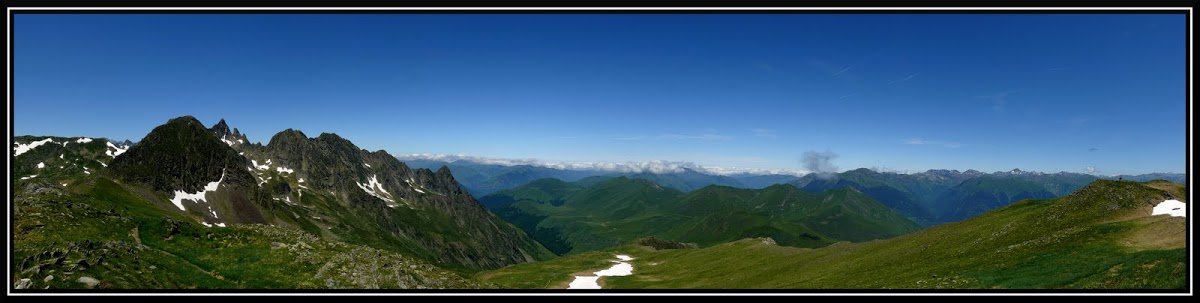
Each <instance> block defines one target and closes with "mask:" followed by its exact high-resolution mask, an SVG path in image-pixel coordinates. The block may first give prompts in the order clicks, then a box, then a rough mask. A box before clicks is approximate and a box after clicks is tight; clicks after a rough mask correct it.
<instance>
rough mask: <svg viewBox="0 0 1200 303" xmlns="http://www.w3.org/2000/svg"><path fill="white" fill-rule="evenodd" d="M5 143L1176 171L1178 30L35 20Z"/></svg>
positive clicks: (726, 22)
mask: <svg viewBox="0 0 1200 303" xmlns="http://www.w3.org/2000/svg"><path fill="white" fill-rule="evenodd" d="M14 23H15V26H14V30H15V37H14V41H15V42H14V45H15V46H14V59H13V60H14V65H15V71H14V74H15V77H14V83H15V87H14V95H15V100H14V101H13V116H14V117H13V119H14V134H15V135H25V134H33V135H58V136H93V137H110V138H117V139H125V138H129V139H134V140H137V139H140V138H141V137H142V136H144V135H145V134H146V132H148V131H149V130H150V129H152V128H153V127H154V126H156V125H159V124H162V123H163V122H165V121H166V120H168V119H170V118H172V117H176V116H181V115H193V116H196V117H197V118H199V119H200V120H201V121H202V122H204V123H205V124H207V125H211V124H213V123H215V122H216V121H217V119H219V118H225V119H226V121H227V122H228V123H229V124H230V125H231V126H233V127H238V128H240V129H241V130H242V131H243V132H246V133H247V134H248V135H249V137H250V140H251V141H262V142H263V143H264V144H265V143H266V142H267V141H268V140H269V139H270V137H271V136H272V135H273V134H274V133H276V132H278V131H280V130H283V129H286V128H296V129H300V130H302V131H304V132H305V133H306V134H308V135H309V136H316V135H317V134H319V133H322V132H333V133H337V134H339V135H342V136H343V137H346V138H348V139H350V140H352V141H354V142H355V143H356V144H358V145H359V146H361V147H364V148H366V149H370V150H377V149H384V150H387V151H389V152H391V153H392V154H407V153H442V154H466V155H473V156H484V157H498V158H536V159H543V160H552V161H609V162H622V161H645V160H668V161H691V162H695V163H698V164H702V165H716V166H736V167H759V168H776V169H803V166H802V164H801V163H800V158H801V155H802V154H803V153H804V152H805V151H809V150H815V151H832V152H833V153H836V154H837V155H838V157H837V158H836V159H834V164H835V165H837V166H838V167H839V168H840V169H841V170H848V169H853V168H858V167H884V168H890V169H897V170H924V169H930V168H947V169H960V170H965V169H977V170H982V171H989V172H990V171H998V170H1009V169H1012V168H1018V167H1019V168H1021V169H1023V170H1038V171H1050V172H1057V171H1073V172H1083V171H1085V169H1086V167H1088V166H1093V167H1095V168H1096V169H1098V170H1099V172H1100V173H1103V174H1117V173H1148V172H1183V171H1184V170H1185V165H1186V164H1185V160H1186V136H1185V130H1186V127H1187V125H1186V105H1187V103H1188V101H1187V99H1186V94H1185V81H1186V78H1185V73H1186V66H1185V60H1186V57H1185V56H1186V44H1185V43H1186V37H1185V32H1184V27H1185V23H1186V20H1185V17H1184V15H1182V14H1177V15H1115V14H1113V15H1109V14H1105V15H1100V14H1082V15H1025V14H1002V15H979V14H974V15H845V14H843V15H816V14H797V15H785V14H780V15H726V14H712V15H649V14H646V15H445V14H425V15H389V14H370V15H320V14H317V15H24V14H19V15H16V16H15V21H14Z"/></svg>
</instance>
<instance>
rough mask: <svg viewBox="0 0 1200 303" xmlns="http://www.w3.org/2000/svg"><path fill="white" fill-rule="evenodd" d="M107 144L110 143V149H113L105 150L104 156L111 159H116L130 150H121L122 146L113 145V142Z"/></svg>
mask: <svg viewBox="0 0 1200 303" xmlns="http://www.w3.org/2000/svg"><path fill="white" fill-rule="evenodd" d="M107 143H108V148H111V149H112V150H105V151H104V154H105V155H108V156H109V157H113V158H116V157H117V156H119V155H121V154H123V153H125V151H126V150H129V148H128V147H126V148H121V147H120V146H117V145H116V144H113V143H112V142H107Z"/></svg>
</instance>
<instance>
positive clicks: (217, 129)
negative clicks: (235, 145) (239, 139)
mask: <svg viewBox="0 0 1200 303" xmlns="http://www.w3.org/2000/svg"><path fill="white" fill-rule="evenodd" d="M208 131H210V132H212V133H213V135H216V136H217V137H218V138H224V137H225V136H228V135H231V134H233V133H231V132H229V125H228V124H225V119H221V121H218V122H217V124H214V125H213V126H212V127H211V128H209V129H208Z"/></svg>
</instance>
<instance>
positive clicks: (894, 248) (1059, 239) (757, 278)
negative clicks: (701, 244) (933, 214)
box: [477, 180, 1187, 289]
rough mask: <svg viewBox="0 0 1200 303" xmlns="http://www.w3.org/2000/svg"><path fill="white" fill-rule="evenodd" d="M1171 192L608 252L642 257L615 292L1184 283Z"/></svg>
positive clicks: (508, 274) (499, 277) (1105, 192)
mask: <svg viewBox="0 0 1200 303" xmlns="http://www.w3.org/2000/svg"><path fill="white" fill-rule="evenodd" d="M1165 199H1179V200H1181V201H1186V193H1185V189H1184V188H1183V186H1182V185H1180V184H1176V183H1169V182H1165V181H1155V182H1148V183H1137V182H1116V181H1107V180H1101V181H1095V182H1093V183H1092V184H1090V185H1088V186H1086V187H1084V188H1082V189H1080V190H1078V191H1076V192H1075V193H1072V194H1071V195H1068V196H1065V197H1061V198H1055V199H1047V200H1025V201H1021V202H1017V203H1015V204H1012V205H1010V206H1007V207H1004V208H1000V209H997V210H993V211H990V212H988V213H985V214H983V215H981V216H978V217H975V218H972V219H968V220H965V221H962V222H957V223H948V224H943V225H939V226H936V227H933V228H929V229H926V230H922V231H919V232H916V233H912V234H909V235H904V236H900V237H896V238H892V239H887V240H878V241H870V242H864V243H845V242H843V243H838V244H835V245H831V246H828V247H823V248H817V249H807V248H792V247H781V246H778V245H775V244H774V243H773V242H772V241H770V240H768V239H746V240H741V241H737V242H732V243H726V244H721V245H717V246H713V247H708V248H701V249H675V250H660V251H655V250H651V249H648V248H645V247H635V246H623V247H616V248H612V249H610V250H609V251H608V252H596V253H597V254H604V253H626V254H630V255H631V256H633V257H635V258H637V259H636V260H634V261H632V264H633V265H634V274H633V275H631V276H625V277H605V278H604V279H602V280H605V281H604V283H605V284H604V285H605V286H606V287H608V288H822V289H858V288H868V289H881V288H883V289H892V288H897V289H938V288H943V289H944V288H954V289H958V288H989V289H990V288H1003V289H1054V288H1103V289H1110V288H1138V289H1140V288H1154V289H1183V288H1184V287H1186V274H1187V268H1186V267H1185V266H1186V264H1185V262H1186V260H1187V255H1186V250H1185V245H1186V234H1185V233H1184V230H1185V226H1186V219H1185V218H1180V217H1169V216H1162V215H1160V216H1150V213H1151V209H1152V208H1153V206H1154V205H1155V204H1156V203H1158V202H1161V201H1163V200H1165ZM587 258H588V256H584V255H580V256H572V257H565V258H562V259H559V260H554V261H549V262H539V263H530V264H522V265H519V266H514V267H510V268H504V269H500V270H497V271H490V272H484V273H481V274H479V275H477V276H478V277H480V278H482V279H484V280H486V281H494V282H496V283H499V284H501V285H504V286H506V287H541V286H539V285H528V284H520V283H511V282H509V281H514V280H519V276H522V275H530V276H531V277H533V275H531V274H523V273H534V272H541V271H539V270H537V268H543V269H546V270H545V271H550V270H551V269H554V267H559V268H566V267H569V265H570V264H586V260H588V259H587ZM556 262H561V263H556ZM572 269H573V268H572ZM544 275H545V274H542V273H539V274H538V275H537V276H536V277H538V278H546V277H545V276H544ZM555 282H558V281H551V283H543V284H540V285H559V284H556V283H555Z"/></svg>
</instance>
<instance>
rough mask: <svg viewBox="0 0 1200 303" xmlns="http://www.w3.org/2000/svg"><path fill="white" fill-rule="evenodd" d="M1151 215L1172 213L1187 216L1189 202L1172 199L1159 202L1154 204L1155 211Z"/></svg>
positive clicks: (1173, 215) (1171, 214) (1172, 214)
mask: <svg viewBox="0 0 1200 303" xmlns="http://www.w3.org/2000/svg"><path fill="white" fill-rule="evenodd" d="M1150 215H1151V216H1157V215H1170V216H1172V217H1187V203H1183V202H1180V201H1179V200H1175V199H1171V200H1166V201H1162V202H1160V203H1158V205H1155V206H1154V211H1152V212H1151V213H1150Z"/></svg>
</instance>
